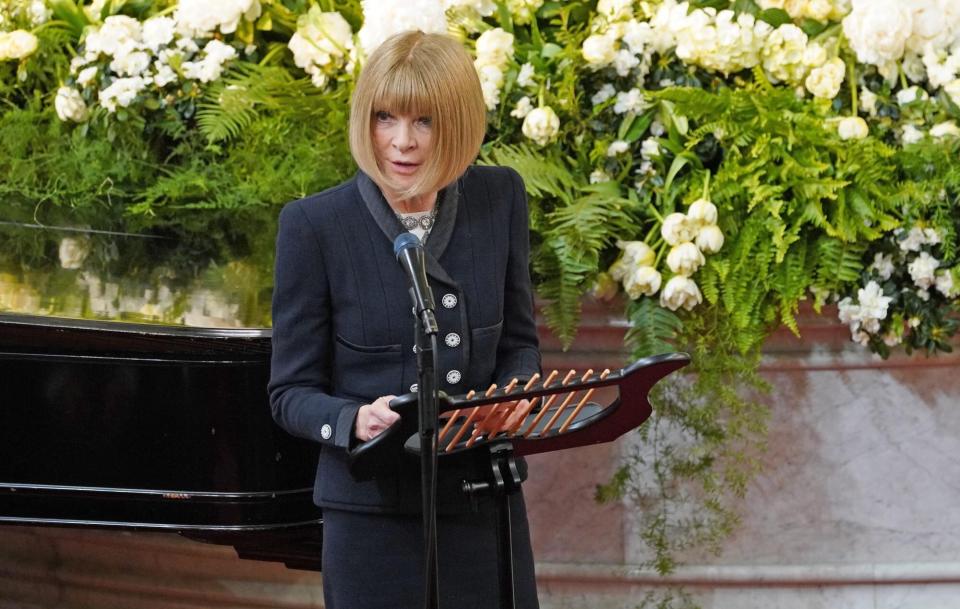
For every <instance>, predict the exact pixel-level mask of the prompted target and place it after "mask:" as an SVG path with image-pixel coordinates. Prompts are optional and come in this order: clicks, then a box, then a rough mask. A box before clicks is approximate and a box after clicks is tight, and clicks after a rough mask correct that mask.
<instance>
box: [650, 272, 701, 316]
mask: <svg viewBox="0 0 960 609" xmlns="http://www.w3.org/2000/svg"><path fill="white" fill-rule="evenodd" d="M701 302H703V296H702V295H701V294H700V288H698V287H697V284H696V283H694V281H693V280H692V279H690V278H689V277H684V276H683V275H675V276H674V277H671V278H670V281H668V282H667V285H666V286H664V288H663V291H662V292H660V306H662V307H666V308H668V309H670V310H671V311H676V310H677V309H679V308H680V307H683V308H684V309H686V310H687V311H689V310H691V309H693V307H695V306H697V305H698V304H700V303H701Z"/></svg>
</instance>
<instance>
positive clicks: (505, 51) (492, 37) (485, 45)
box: [476, 27, 513, 66]
mask: <svg viewBox="0 0 960 609" xmlns="http://www.w3.org/2000/svg"><path fill="white" fill-rule="evenodd" d="M512 57H513V34H511V33H509V32H507V31H505V30H503V28H498V27H497V28H493V29H491V30H487V31H486V32H484V33H483V34H480V37H479V38H477V60H476V63H477V65H479V66H484V65H494V66H502V65H503V64H504V63H506V62H507V61H509V60H510V59H511V58H512Z"/></svg>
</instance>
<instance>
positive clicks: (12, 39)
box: [0, 30, 37, 61]
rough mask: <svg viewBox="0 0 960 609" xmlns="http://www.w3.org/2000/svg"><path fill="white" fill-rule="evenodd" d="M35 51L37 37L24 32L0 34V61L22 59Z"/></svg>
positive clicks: (15, 31)
mask: <svg viewBox="0 0 960 609" xmlns="http://www.w3.org/2000/svg"><path fill="white" fill-rule="evenodd" d="M36 50H37V37H36V36H34V35H33V34H31V33H30V32H27V31H25V30H14V31H12V32H0V61H3V60H6V59H23V58H24V57H28V56H30V55H31V54H33V52H34V51H36Z"/></svg>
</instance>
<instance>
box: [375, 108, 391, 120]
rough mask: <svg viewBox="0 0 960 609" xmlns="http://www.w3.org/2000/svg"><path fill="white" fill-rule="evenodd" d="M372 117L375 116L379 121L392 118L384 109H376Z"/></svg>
mask: <svg viewBox="0 0 960 609" xmlns="http://www.w3.org/2000/svg"><path fill="white" fill-rule="evenodd" d="M374 117H376V119H377V120H378V121H381V122H384V121H388V120H390V119H391V118H393V117H392V116H390V113H389V112H387V111H385V110H378V111H377V112H376V113H374Z"/></svg>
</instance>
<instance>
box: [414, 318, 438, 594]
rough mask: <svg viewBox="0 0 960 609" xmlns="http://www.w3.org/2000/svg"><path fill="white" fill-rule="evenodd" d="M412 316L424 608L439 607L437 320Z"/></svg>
mask: <svg viewBox="0 0 960 609" xmlns="http://www.w3.org/2000/svg"><path fill="white" fill-rule="evenodd" d="M414 317H416V320H417V321H416V339H417V405H418V407H419V408H418V413H419V429H420V488H421V500H422V508H423V550H424V552H423V553H424V607H425V608H426V609H438V608H439V606H440V592H439V590H440V589H439V581H438V577H437V573H438V563H437V421H438V418H439V396H438V393H437V321H436V318H435V317H434V314H433V311H431V310H429V309H425V310H424V311H422V312H420V314H419V315H415V316H414Z"/></svg>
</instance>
